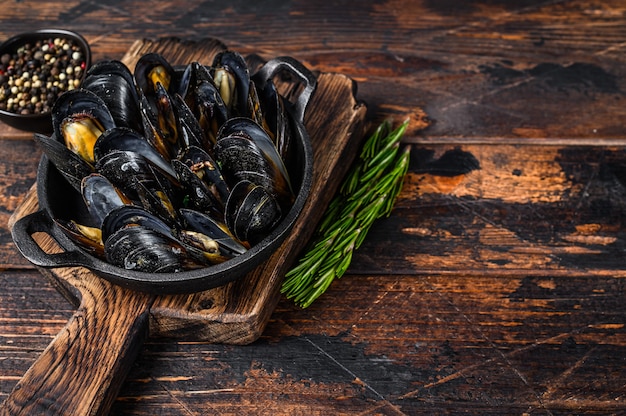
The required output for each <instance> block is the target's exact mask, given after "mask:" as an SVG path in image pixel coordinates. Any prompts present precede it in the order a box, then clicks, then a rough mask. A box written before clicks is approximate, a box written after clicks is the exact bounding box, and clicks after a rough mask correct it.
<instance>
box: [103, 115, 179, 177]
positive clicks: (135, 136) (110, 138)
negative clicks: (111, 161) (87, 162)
mask: <svg viewBox="0 0 626 416" xmlns="http://www.w3.org/2000/svg"><path fill="white" fill-rule="evenodd" d="M114 150H127V151H130V152H135V153H138V154H140V155H142V156H143V157H145V158H146V159H148V161H150V163H152V164H153V165H154V166H156V167H157V168H158V169H160V170H161V171H162V172H164V173H165V174H167V175H169V176H170V177H171V178H173V179H175V178H176V172H174V170H173V169H172V166H171V165H170V164H169V163H168V161H167V160H165V159H164V158H163V156H162V155H161V154H160V153H159V152H158V151H157V150H156V149H155V148H154V147H153V146H152V145H151V144H150V143H148V141H146V139H145V138H144V137H143V136H142V135H141V134H139V133H137V132H136V131H134V130H131V129H128V128H124V127H116V128H113V129H110V130H107V131H106V132H105V133H103V134H102V135H101V136H100V138H99V139H98V140H97V141H96V144H95V146H94V156H95V158H96V163H97V160H98V159H100V158H102V157H103V156H104V155H105V154H107V153H109V152H111V151H114Z"/></svg>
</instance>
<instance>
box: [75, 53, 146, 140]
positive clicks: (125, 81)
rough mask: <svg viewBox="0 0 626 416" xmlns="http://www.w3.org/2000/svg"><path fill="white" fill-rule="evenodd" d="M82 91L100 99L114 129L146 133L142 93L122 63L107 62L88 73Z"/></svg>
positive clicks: (99, 63)
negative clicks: (111, 118) (125, 128)
mask: <svg viewBox="0 0 626 416" xmlns="http://www.w3.org/2000/svg"><path fill="white" fill-rule="evenodd" d="M82 88H84V89H86V90H89V91H91V92H93V93H94V94H96V95H97V96H98V97H100V98H101V99H102V100H103V101H104V103H105V105H106V107H107V108H108V110H109V111H110V112H111V115H112V116H113V120H114V121H115V125H117V126H121V127H128V128H132V129H134V130H137V131H138V132H142V131H143V125H142V122H141V118H140V117H137V114H139V102H140V98H139V93H138V91H137V87H136V85H135V78H134V77H133V74H132V73H131V72H130V70H129V69H128V67H127V66H126V65H124V64H123V63H122V62H120V61H116V60H106V61H100V62H98V63H96V64H95V65H93V66H92V67H91V68H89V70H88V71H87V74H86V76H85V79H84V80H83V82H82Z"/></svg>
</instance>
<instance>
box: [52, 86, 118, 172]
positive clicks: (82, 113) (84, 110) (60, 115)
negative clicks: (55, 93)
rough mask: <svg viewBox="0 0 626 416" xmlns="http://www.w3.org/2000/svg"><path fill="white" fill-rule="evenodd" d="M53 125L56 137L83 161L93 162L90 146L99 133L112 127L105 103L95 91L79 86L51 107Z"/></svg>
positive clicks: (111, 118) (111, 119)
mask: <svg viewBox="0 0 626 416" xmlns="http://www.w3.org/2000/svg"><path fill="white" fill-rule="evenodd" d="M52 127H53V130H54V134H55V135H56V137H57V138H60V139H61V138H62V139H63V142H64V143H65V145H66V146H67V147H68V148H69V149H70V150H71V151H73V152H74V153H76V154H78V155H79V156H80V157H82V158H83V159H85V160H86V161H88V162H90V163H93V162H94V155H93V147H94V144H95V143H96V140H97V139H98V137H100V135H101V134H102V133H103V132H105V131H106V130H108V129H111V128H113V127H115V121H114V119H113V116H112V115H111V112H110V111H109V109H108V108H107V106H106V103H105V102H104V101H103V100H102V99H101V98H100V97H98V96H97V95H96V94H95V93H93V92H91V91H89V90H86V89H83V88H79V89H75V90H71V91H68V92H66V93H64V94H62V95H61V96H60V97H59V99H58V100H57V101H56V102H55V104H54V106H53V107H52Z"/></svg>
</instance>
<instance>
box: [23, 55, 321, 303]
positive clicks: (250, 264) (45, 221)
mask: <svg viewBox="0 0 626 416" xmlns="http://www.w3.org/2000/svg"><path fill="white" fill-rule="evenodd" d="M281 71H286V72H288V73H291V74H293V75H295V76H296V77H297V79H298V80H299V81H300V82H301V83H302V84H303V87H304V88H303V90H302V92H301V93H300V95H299V96H298V97H297V98H296V99H295V101H294V102H293V105H290V106H288V112H289V114H290V116H291V121H292V125H293V130H294V137H293V139H294V140H295V143H296V151H295V154H296V155H297V158H296V159H297V160H296V161H295V163H290V164H289V166H291V167H292V168H291V171H290V172H289V174H290V178H291V180H292V185H293V186H294V190H297V195H296V200H295V203H294V204H293V206H292V208H291V210H290V211H289V212H288V213H287V215H286V216H285V217H284V218H283V220H282V221H281V222H280V224H279V225H278V226H277V227H276V228H275V229H274V230H273V231H272V232H271V234H270V235H268V236H267V237H266V238H264V239H263V240H261V241H260V242H259V243H257V244H256V245H255V246H253V247H252V248H251V249H250V250H248V251H247V252H246V253H244V254H241V255H239V256H237V257H235V258H233V259H230V260H228V261H226V262H224V263H221V264H218V265H214V266H210V267H206V268H203V269H198V270H191V271H184V272H178V273H146V272H138V271H133V270H126V269H123V268H120V267H117V266H114V265H112V264H109V263H107V262H105V261H102V260H100V259H98V258H96V257H94V256H92V255H91V254H89V253H87V252H86V251H84V250H83V249H81V248H80V247H78V246H77V245H76V244H75V243H74V242H73V241H71V240H70V239H69V238H68V237H67V236H66V235H65V234H64V233H63V232H62V231H61V230H60V229H59V228H58V227H57V226H56V225H55V224H54V222H53V221H52V218H64V219H68V218H73V219H76V220H78V221H81V219H83V218H87V216H88V214H87V211H86V208H85V206H84V203H83V202H82V200H81V198H80V195H79V194H78V193H77V192H76V191H75V190H74V189H73V188H72V187H71V186H70V185H69V184H68V182H67V181H66V180H65V179H64V178H63V177H62V176H61V174H60V173H59V172H58V171H57V170H56V168H55V167H54V165H52V163H51V162H50V161H49V160H48V159H47V158H46V156H45V155H44V156H43V157H42V158H41V161H40V163H39V168H38V171H37V197H38V200H39V207H40V209H39V211H37V212H35V213H32V214H30V215H27V216H25V217H24V218H22V219H20V220H19V221H17V222H16V223H15V225H14V227H13V229H12V231H11V232H12V237H13V240H14V242H15V244H16V246H17V247H18V249H19V250H20V252H21V253H22V254H23V255H24V257H26V258H27V259H28V260H29V261H30V262H31V263H33V264H35V265H36V266H40V267H46V268H54V267H68V266H83V267H86V268H87V269H89V270H91V271H92V272H94V273H95V274H96V275H98V276H100V277H102V278H105V279H107V280H109V281H110V282H112V283H114V284H118V285H121V286H124V287H127V288H130V289H133V290H137V291H142V292H148V293H155V294H174V293H189V292H196V291H202V290H207V289H210V288H213V287H217V286H221V285H224V284H226V283H228V282H231V281H233V280H235V279H238V278H240V277H242V276H243V275H245V274H246V273H248V272H249V271H251V270H252V269H253V268H255V267H256V266H258V265H259V264H261V263H262V262H263V261H265V260H266V259H267V258H268V257H269V256H270V255H271V254H272V253H273V252H274V251H275V250H276V249H277V248H278V246H279V245H280V244H281V243H282V242H283V241H284V239H285V238H286V237H287V235H288V234H289V232H290V230H291V228H292V227H293V225H294V223H295V221H296V219H297V218H298V215H299V214H300V212H301V211H302V207H303V206H304V204H305V202H306V199H307V197H308V195H309V191H310V188H311V182H312V175H313V151H312V148H311V144H310V142H309V136H308V135H307V132H306V130H305V128H304V125H303V120H304V114H305V111H306V106H307V104H308V102H309V99H310V97H311V94H312V93H313V91H314V90H315V87H316V79H315V77H314V76H313V74H311V72H310V71H309V70H308V69H306V68H305V67H304V66H303V65H302V64H301V63H300V62H298V61H296V60H295V59H293V58H290V57H279V58H275V59H273V60H270V61H268V62H267V63H266V64H265V65H264V66H263V67H262V68H261V69H260V70H259V72H260V75H261V76H262V77H263V79H270V78H273V77H274V76H276V75H277V74H278V73H279V72H281ZM36 232H44V233H47V234H49V235H50V236H52V237H53V238H54V240H55V241H56V242H57V243H58V244H59V245H60V246H61V247H62V248H63V249H64V252H61V253H56V254H49V253H46V252H44V251H43V250H42V249H41V248H40V247H39V245H38V244H37V243H36V242H35V240H34V239H33V237H32V235H33V234H34V233H36Z"/></svg>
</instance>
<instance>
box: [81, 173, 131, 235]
mask: <svg viewBox="0 0 626 416" xmlns="http://www.w3.org/2000/svg"><path fill="white" fill-rule="evenodd" d="M81 194H82V195H83V200H84V202H85V205H86V206H87V210H88V211H89V214H90V215H91V217H92V218H93V219H94V221H96V224H97V226H98V227H101V226H102V222H103V221H104V218H105V217H106V216H107V215H108V214H109V213H110V212H111V211H112V210H113V209H115V208H118V207H121V206H124V205H128V204H129V203H131V202H130V200H129V199H128V198H127V197H126V196H125V195H124V194H123V193H122V192H121V191H120V190H119V189H117V188H116V187H115V186H114V185H113V184H112V183H111V182H110V181H109V180H108V179H107V178H105V177H104V176H102V175H100V174H99V173H92V174H91V175H89V176H86V177H85V178H83V181H82V184H81Z"/></svg>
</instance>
